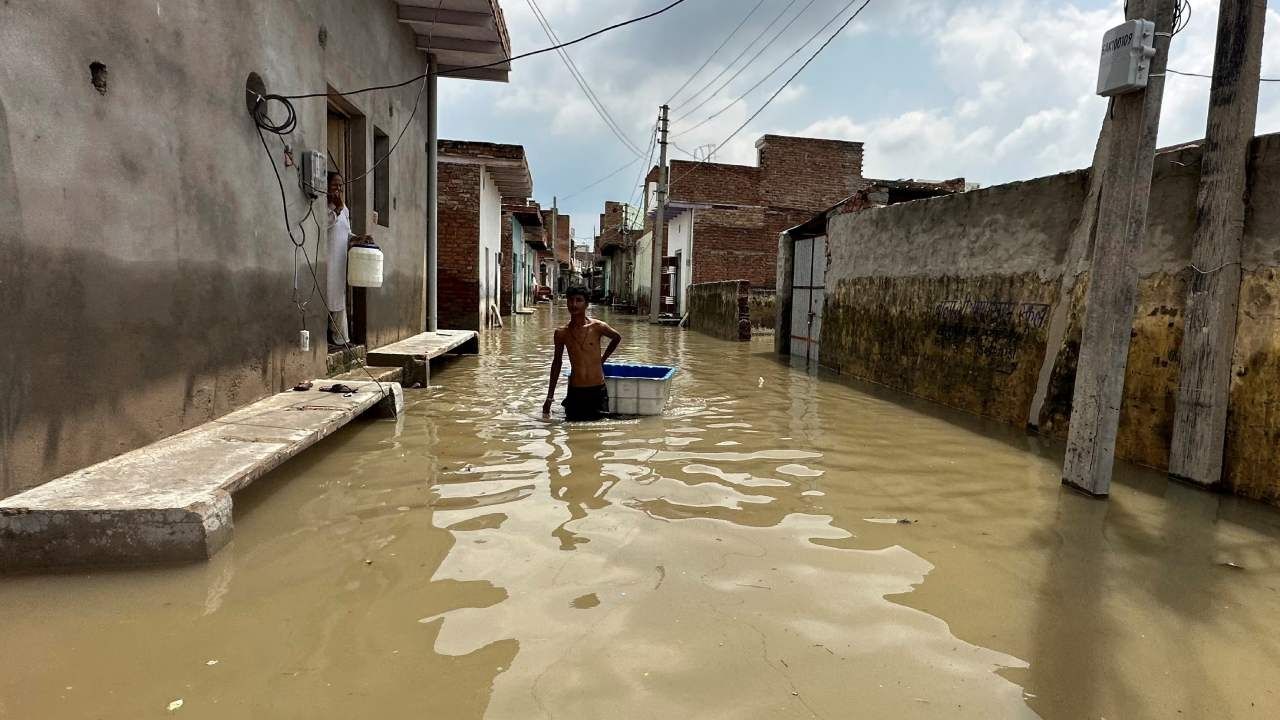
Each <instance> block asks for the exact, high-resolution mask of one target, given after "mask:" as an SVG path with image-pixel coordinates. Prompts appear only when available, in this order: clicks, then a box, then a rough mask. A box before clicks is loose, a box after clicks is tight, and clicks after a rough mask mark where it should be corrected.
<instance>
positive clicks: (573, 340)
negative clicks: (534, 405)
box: [542, 288, 622, 420]
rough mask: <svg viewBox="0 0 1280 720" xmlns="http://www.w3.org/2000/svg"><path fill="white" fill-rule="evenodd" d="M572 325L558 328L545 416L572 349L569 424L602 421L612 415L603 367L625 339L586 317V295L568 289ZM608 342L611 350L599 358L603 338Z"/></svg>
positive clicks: (566, 400)
mask: <svg viewBox="0 0 1280 720" xmlns="http://www.w3.org/2000/svg"><path fill="white" fill-rule="evenodd" d="M565 294H566V295H567V296H568V300H569V316H570V317H569V324H568V325H565V326H564V327H562V328H556V335H555V340H556V356H555V359H554V360H552V361H551V387H550V388H548V390H547V401H546V402H544V403H543V404H542V414H543V415H550V414H551V400H552V399H553V398H554V397H555V394H556V382H557V381H558V380H559V379H560V367H561V364H562V361H563V360H564V350H565V347H566V346H567V347H568V348H569V391H568V392H567V393H565V396H564V402H562V403H560V404H561V405H564V415H565V419H566V420H599V419H600V418H601V416H603V415H606V414H608V412H609V390H608V389H607V388H606V387H605V384H604V364H605V362H607V361H608V360H609V356H610V355H612V354H613V351H614V350H616V349H617V348H618V343H620V342H622V335H620V334H619V333H618V331H617V330H614V329H613V328H611V327H609V326H608V324H606V323H604V322H601V321H600V320H593V319H591V318H589V317H587V291H586V290H583V289H582V288H569V290H568V291H567V292H566V293H565ZM602 337H607V338H609V347H608V348H606V349H605V351H604V355H603V356H601V354H600V338H602Z"/></svg>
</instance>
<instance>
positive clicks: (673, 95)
mask: <svg viewBox="0 0 1280 720" xmlns="http://www.w3.org/2000/svg"><path fill="white" fill-rule="evenodd" d="M763 4H764V0H759V1H758V2H757V3H756V5H755V7H753V8H751V11H750V12H748V13H747V14H746V15H745V16H743V18H742V20H740V21H739V22H738V24H737V25H736V26H735V27H734V28H733V30H731V31H730V32H729V34H728V35H727V36H725V39H724V40H723V41H722V42H721V43H720V45H719V46H718V47H716V49H715V50H712V51H711V54H710V55H708V56H707V59H706V60H703V61H702V64H701V65H699V66H698V69H697V70H694V71H693V74H692V75H690V76H689V77H688V78H687V79H686V80H685V81H684V83H683V84H681V85H680V87H678V88H676V91H675V92H673V93H671V97H669V98H667V104H668V105H670V104H671V103H672V102H674V101H675V99H676V96H677V95H679V94H680V93H681V92H683V91H684V89H685V88H687V87H689V83H691V82H693V79H694V78H696V77H698V73H700V72H702V71H703V70H705V69H706V67H707V65H708V64H709V63H710V62H711V59H712V58H714V57H715V56H716V55H717V54H719V53H720V51H721V50H723V49H724V46H725V45H728V44H729V41H730V40H732V39H733V36H734V35H737V34H738V31H739V30H741V29H742V26H743V25H746V24H747V21H748V20H750V19H751V16H752V15H755V14H756V11H757V10H759V9H760V6H761V5H763Z"/></svg>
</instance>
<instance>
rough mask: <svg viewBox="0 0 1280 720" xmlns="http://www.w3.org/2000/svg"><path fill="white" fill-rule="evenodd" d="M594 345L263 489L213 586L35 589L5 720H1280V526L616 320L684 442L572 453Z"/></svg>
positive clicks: (432, 409) (737, 347) (523, 337)
mask: <svg viewBox="0 0 1280 720" xmlns="http://www.w3.org/2000/svg"><path fill="white" fill-rule="evenodd" d="M564 312H565V311H564V308H563V306H561V307H557V308H553V307H549V306H546V305H542V306H539V307H538V308H537V310H536V314H535V315H532V316H529V317H527V318H523V319H521V320H520V321H518V322H515V323H513V324H512V326H511V327H510V328H508V330H507V331H506V332H505V333H501V334H499V333H492V334H489V335H487V336H485V337H484V338H483V342H484V343H486V345H485V347H483V348H482V352H481V354H480V355H478V356H465V357H461V358H457V359H455V360H453V361H451V362H450V363H448V364H447V365H445V366H444V368H443V369H441V370H439V371H438V372H437V373H436V374H435V375H434V376H433V385H432V387H430V388H427V389H417V390H413V389H407V390H406V391H405V399H406V406H407V410H406V412H405V414H403V415H401V416H400V417H399V418H397V419H381V420H368V419H366V420H362V421H358V422H355V423H353V424H351V425H349V426H347V427H346V428H345V429H343V430H342V431H340V432H338V433H337V434H335V435H334V436H332V437H330V438H328V439H327V440H324V441H323V442H321V443H320V444H319V445H317V446H316V447H315V449H314V450H312V451H310V452H308V453H307V454H305V455H303V456H301V457H299V458H298V459H296V460H295V461H293V462H291V463H289V464H287V465H285V466H283V467H281V468H280V469H278V470H276V471H275V472H274V473H272V474H271V475H269V476H267V477H266V478H263V479H262V480H261V481H260V482H258V483H257V484H255V485H254V486H252V487H250V488H248V489H247V490H245V491H243V492H242V493H241V494H240V495H238V496H237V498H236V533H235V536H234V538H233V540H232V541H231V544H230V545H228V546H227V547H226V548H225V549H224V550H223V551H222V552H220V553H219V554H217V555H216V556H214V557H213V558H212V559H210V560H209V561H208V562H207V563H197V564H187V565H181V566H176V567H157V568H150V569H131V570H124V569H121V570H97V571H85V570H79V571H75V572H65V573H61V574H35V575H22V576H13V577H8V578H5V579H4V581H3V582H0V625H2V626H3V627H5V628H6V639H5V644H6V645H7V646H9V647H21V648H24V651H23V652H22V653H11V652H6V653H3V654H0V717H4V718H54V717H133V718H146V717H161V716H164V715H165V711H164V708H165V707H167V706H168V707H173V703H176V702H177V703H179V706H180V707H181V714H182V716H183V717H187V718H224V717H271V718H294V717H297V718H302V717H316V716H318V715H324V716H326V717H388V718H390V717H409V716H414V717H439V718H479V717H487V718H601V717H625V718H653V717H697V718H766V717H767V718H813V717H818V718H840V717H851V716H858V717H901V718H941V717H946V718H995V717H1000V718H1013V717H1035V716H1040V717H1045V718H1064V719H1065V718H1081V717H1099V716H1100V715H1105V716H1106V717H1123V718H1168V717H1258V718H1264V717H1275V716H1277V715H1278V714H1280V696H1278V695H1277V692H1278V690H1277V688H1276V686H1275V683H1274V682H1273V679H1274V678H1273V673H1274V668H1275V667H1277V665H1278V664H1280V645H1277V643H1276V641H1275V636H1274V634H1268V632H1267V628H1268V627H1269V624H1270V622H1271V621H1272V619H1273V618H1275V617H1276V616H1277V614H1278V613H1280V588H1278V587H1277V574H1276V568H1277V567H1280V545H1278V544H1277V543H1276V539H1277V537H1278V536H1280V518H1278V517H1277V516H1276V514H1275V513H1274V512H1271V511H1270V510H1269V509H1267V508H1264V507H1263V506H1260V505H1258V504H1255V503H1252V502H1250V501H1247V500H1243V499H1239V498H1231V497H1226V496H1216V495H1211V494H1208V493H1203V492H1200V491H1198V490H1194V489H1191V488H1188V487H1183V486H1180V485H1176V484H1169V483H1167V482H1166V480H1165V478H1164V476H1163V474H1160V473H1155V472H1152V471H1145V470H1138V469H1135V468H1133V467H1127V466H1118V468H1117V487H1116V488H1115V489H1114V491H1113V495H1112V498H1111V500H1110V501H1109V502H1107V503H1100V502H1097V501H1095V500H1093V499H1090V498H1087V497H1084V496H1081V495H1079V494H1076V493H1074V492H1072V491H1070V490H1068V489H1066V488H1064V487H1063V486H1061V485H1060V484H1059V482H1058V471H1059V468H1060V463H1061V446H1060V444H1052V443H1047V442H1045V441H1042V440H1039V439H1037V438H1036V437H1034V436H1029V435H1026V434H1024V433H1022V432H1020V431H1017V430H1015V429H1011V428H1008V427H1007V426H1005V425H1002V424H999V423H996V422H993V421H987V420H982V419H979V418H976V417H973V416H970V415H965V414H961V413H955V412H951V411H948V410H945V409H941V408H939V407H938V406H936V405H931V404H927V403H924V402H917V401H912V400H909V399H904V398H903V397H902V396H901V395H894V396H891V395H889V394H888V393H887V392H885V391H883V390H879V389H875V388H873V387H871V386H866V385H860V384H851V381H849V380H847V379H842V378H838V377H836V376H833V375H829V374H827V373H825V372H823V373H821V374H818V375H813V374H809V373H807V372H805V370H804V369H803V367H789V366H787V365H786V364H785V361H781V360H779V359H778V358H777V356H776V355H774V354H773V352H772V344H771V343H772V340H771V339H769V338H764V339H756V340H753V341H751V342H749V343H734V342H730V341H724V340H717V339H712V338H709V337H707V336H705V335H702V334H698V333H690V332H684V331H681V330H679V329H677V328H667V327H660V326H651V325H649V324H648V323H647V322H645V321H644V319H643V318H639V319H637V318H635V317H627V316H617V315H610V314H609V313H607V312H605V313H604V315H603V317H605V318H606V319H607V320H608V321H609V322H610V323H612V324H614V326H615V327H617V328H618V329H619V330H620V331H621V332H622V333H623V335H624V336H625V340H624V343H623V345H622V348H621V350H620V351H619V357H620V358H621V359H623V360H626V361H634V362H650V361H657V362H663V363H669V364H672V365H676V366H678V367H680V368H681V371H680V373H679V374H678V375H677V376H676V380H675V387H674V389H673V393H674V396H673V398H672V400H671V402H670V404H669V406H668V408H667V412H666V414H665V415H664V416H662V417H649V418H639V419H630V420H610V421H603V422H599V423H588V424H577V425H575V424H566V423H564V422H562V421H561V420H560V418H559V412H560V411H559V409H557V414H556V416H555V417H553V418H552V419H551V420H544V419H543V418H542V416H541V413H540V408H539V404H540V399H541V397H542V393H543V392H544V389H545V380H546V379H545V377H544V373H545V371H546V367H547V358H548V357H549V354H550V352H551V346H550V338H551V332H550V329H551V327H552V322H553V320H554V321H559V322H563V321H564V319H565V315H564ZM1189 588H1194V591H1189ZM1191 648H1194V649H1195V651H1194V652H1189V650H1190V649H1191ZM179 701H180V702H179Z"/></svg>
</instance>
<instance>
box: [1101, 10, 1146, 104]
mask: <svg viewBox="0 0 1280 720" xmlns="http://www.w3.org/2000/svg"><path fill="white" fill-rule="evenodd" d="M1155 55H1156V24H1155V23H1153V22H1151V21H1150V20H1130V21H1129V22H1127V23H1125V24H1123V25H1117V26H1116V27H1113V28H1111V29H1110V30H1108V31H1107V34H1105V35H1103V36H1102V60H1101V62H1100V63H1099V65H1098V94H1099V95H1101V96H1103V97H1111V96H1112V95H1123V94H1125V93H1130V92H1133V91H1135V90H1141V89H1143V88H1145V87H1146V86H1147V77H1148V74H1149V73H1150V72H1151V58H1153V57H1155Z"/></svg>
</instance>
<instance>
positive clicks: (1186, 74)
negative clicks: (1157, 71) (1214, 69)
mask: <svg viewBox="0 0 1280 720" xmlns="http://www.w3.org/2000/svg"><path fill="white" fill-rule="evenodd" d="M1164 71H1165V72H1167V73H1173V74H1174V75H1182V76H1184V77H1196V78H1208V79H1210V80H1212V79H1213V76H1212V75H1206V74H1204V73H1193V72H1183V71H1181V70H1174V69H1173V68H1165V69H1164ZM1258 81H1259V82H1280V78H1258Z"/></svg>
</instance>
